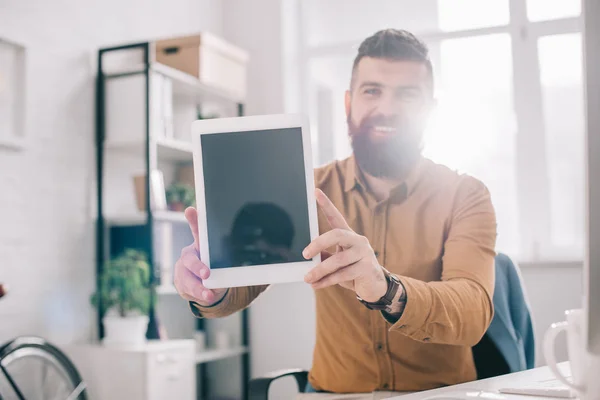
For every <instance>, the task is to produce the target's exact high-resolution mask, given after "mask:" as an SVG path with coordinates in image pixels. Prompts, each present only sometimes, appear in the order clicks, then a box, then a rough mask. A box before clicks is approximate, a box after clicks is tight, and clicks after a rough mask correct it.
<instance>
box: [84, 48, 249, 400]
mask: <svg viewBox="0 0 600 400" xmlns="http://www.w3.org/2000/svg"><path fill="white" fill-rule="evenodd" d="M150 45H151V44H150V43H149V42H141V43H132V44H127V45H124V46H116V47H108V48H102V49H99V50H98V64H97V68H98V70H97V77H96V185H97V191H96V192H97V218H96V290H100V289H101V284H102V283H101V280H100V276H101V274H102V271H103V267H104V263H105V261H106V254H108V253H109V252H110V243H111V241H112V240H111V239H112V238H111V237H110V233H109V234H107V227H108V226H107V225H108V224H107V222H106V219H105V217H104V213H103V211H104V210H103V194H104V182H103V176H104V147H105V146H104V143H105V139H106V123H105V121H106V119H105V118H106V81H107V79H115V78H116V79H118V78H121V77H127V76H132V75H141V74H143V75H144V78H145V85H144V92H145V93H144V94H145V122H146V123H145V135H146V140H145V148H144V153H145V169H146V172H147V173H146V174H145V176H146V188H145V208H146V221H145V224H144V225H141V226H140V225H136V226H135V227H129V228H131V229H130V230H129V231H123V232H122V233H121V234H129V235H136V237H137V238H138V240H137V243H138V244H139V245H140V247H144V250H145V251H146V253H147V255H148V262H149V264H150V266H151V268H150V277H151V280H152V282H155V281H156V276H155V275H156V274H155V268H154V251H153V240H152V235H153V223H154V218H153V214H152V207H151V206H150V198H151V196H150V190H151V187H150V173H149V171H150V168H151V165H153V164H152V163H153V160H152V158H151V157H152V156H153V154H155V153H154V152H152V151H151V149H150V146H151V139H150V117H151V116H150V71H151V63H150ZM132 49H141V50H142V51H143V68H141V69H140V70H137V71H128V72H124V73H118V74H110V75H107V74H105V73H104V69H103V57H104V55H105V54H107V53H113V52H118V51H124V50H132ZM237 115H238V116H243V115H244V103H241V102H239V103H237ZM108 231H110V229H109V230H108ZM101 307H102V304H98V310H100V309H101ZM190 315H191V314H190ZM149 318H150V321H149V324H148V332H147V337H148V339H157V338H158V327H157V323H156V318H155V310H154V309H151V311H150V313H149ZM241 319H242V332H241V336H242V346H245V347H246V348H247V349H248V350H247V351H246V352H245V353H244V354H243V355H241V357H242V396H243V398H244V399H247V398H248V382H249V380H250V343H249V338H250V336H249V328H248V327H249V319H248V310H247V309H244V310H243V311H242V316H241ZM96 322H97V329H98V336H99V339H101V338H103V337H104V328H103V325H102V316H101V314H100V313H99V312H98V313H97V321H96ZM202 323H203V321H201V320H198V324H199V325H200V326H201V325H202ZM200 375H201V378H200V379H201V381H202V383H203V385H202V387H203V388H206V387H207V385H206V384H205V383H206V381H207V379H206V367H205V366H203V365H201V366H200Z"/></svg>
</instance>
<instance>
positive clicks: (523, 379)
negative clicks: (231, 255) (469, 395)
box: [296, 362, 570, 400]
mask: <svg viewBox="0 0 600 400" xmlns="http://www.w3.org/2000/svg"><path fill="white" fill-rule="evenodd" d="M558 367H559V368H560V369H561V371H562V372H563V374H565V375H567V376H568V375H570V369H569V363H568V362H564V363H561V364H559V366H558ZM553 379H554V375H553V374H552V372H551V371H550V369H549V368H548V367H541V368H535V369H530V370H527V371H522V372H516V373H514V374H508V375H502V376H499V377H496V378H489V379H482V380H479V381H473V382H467V383H462V384H460V385H454V386H446V387H443V388H439V389H433V390H426V391H423V392H415V393H398V392H395V393H393V392H375V393H360V394H329V393H303V394H299V395H298V396H297V397H296V400H380V399H389V400H394V399H395V400H423V399H427V398H428V397H430V396H436V395H440V394H444V393H448V394H450V393H452V392H457V391H463V392H467V391H470V392H474V391H490V392H493V391H497V390H498V389H502V388H506V387H525V386H531V385H534V384H535V383H537V382H542V381H547V380H553ZM505 396H506V397H507V398H510V397H511V396H510V395H505ZM515 398H517V396H515ZM536 399H538V400H539V399H541V397H531V400H536Z"/></svg>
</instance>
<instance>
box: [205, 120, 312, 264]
mask: <svg viewBox="0 0 600 400" xmlns="http://www.w3.org/2000/svg"><path fill="white" fill-rule="evenodd" d="M200 140H201V141H202V162H203V169H204V187H205V202H206V219H207V225H208V243H209V249H210V266H211V268H228V267H238V266H243V265H260V264H276V263H286V262H300V261H307V260H305V259H304V257H302V250H304V248H305V247H306V246H307V245H308V244H309V243H310V228H309V218H308V203H307V192H306V190H307V188H306V182H305V181H306V175H305V171H304V156H303V152H302V131H301V128H283V129H269V130H259V131H248V132H232V133H219V134H212V135H202V136H201V137H200ZM311 173H312V171H311Z"/></svg>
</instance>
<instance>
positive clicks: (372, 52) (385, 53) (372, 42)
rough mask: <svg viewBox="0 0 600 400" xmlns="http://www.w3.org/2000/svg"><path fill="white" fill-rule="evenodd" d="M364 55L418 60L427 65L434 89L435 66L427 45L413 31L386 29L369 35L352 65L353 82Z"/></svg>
mask: <svg viewBox="0 0 600 400" xmlns="http://www.w3.org/2000/svg"><path fill="white" fill-rule="evenodd" d="M364 57H372V58H382V59H386V60H393V61H417V62H422V63H423V64H425V65H426V67H427V70H428V71H429V75H430V76H431V87H432V90H433V67H432V65H431V60H430V59H429V49H428V48H427V45H426V44H425V43H424V42H423V41H422V40H420V39H419V38H417V37H416V36H415V35H413V34H412V33H410V32H408V31H405V30H401V29H384V30H381V31H378V32H376V33H375V34H374V35H372V36H369V37H368V38H366V39H365V40H363V42H362V43H361V44H360V46H359V48H358V54H357V55H356V57H355V58H354V64H353V65H352V82H351V86H352V83H353V81H354V74H355V72H356V68H357V67H358V63H359V62H360V60H362V59H363V58H364Z"/></svg>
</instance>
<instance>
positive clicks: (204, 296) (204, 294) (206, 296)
mask: <svg viewBox="0 0 600 400" xmlns="http://www.w3.org/2000/svg"><path fill="white" fill-rule="evenodd" d="M208 296H209V295H208V292H206V291H205V292H204V293H202V297H203V298H204V300H208Z"/></svg>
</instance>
